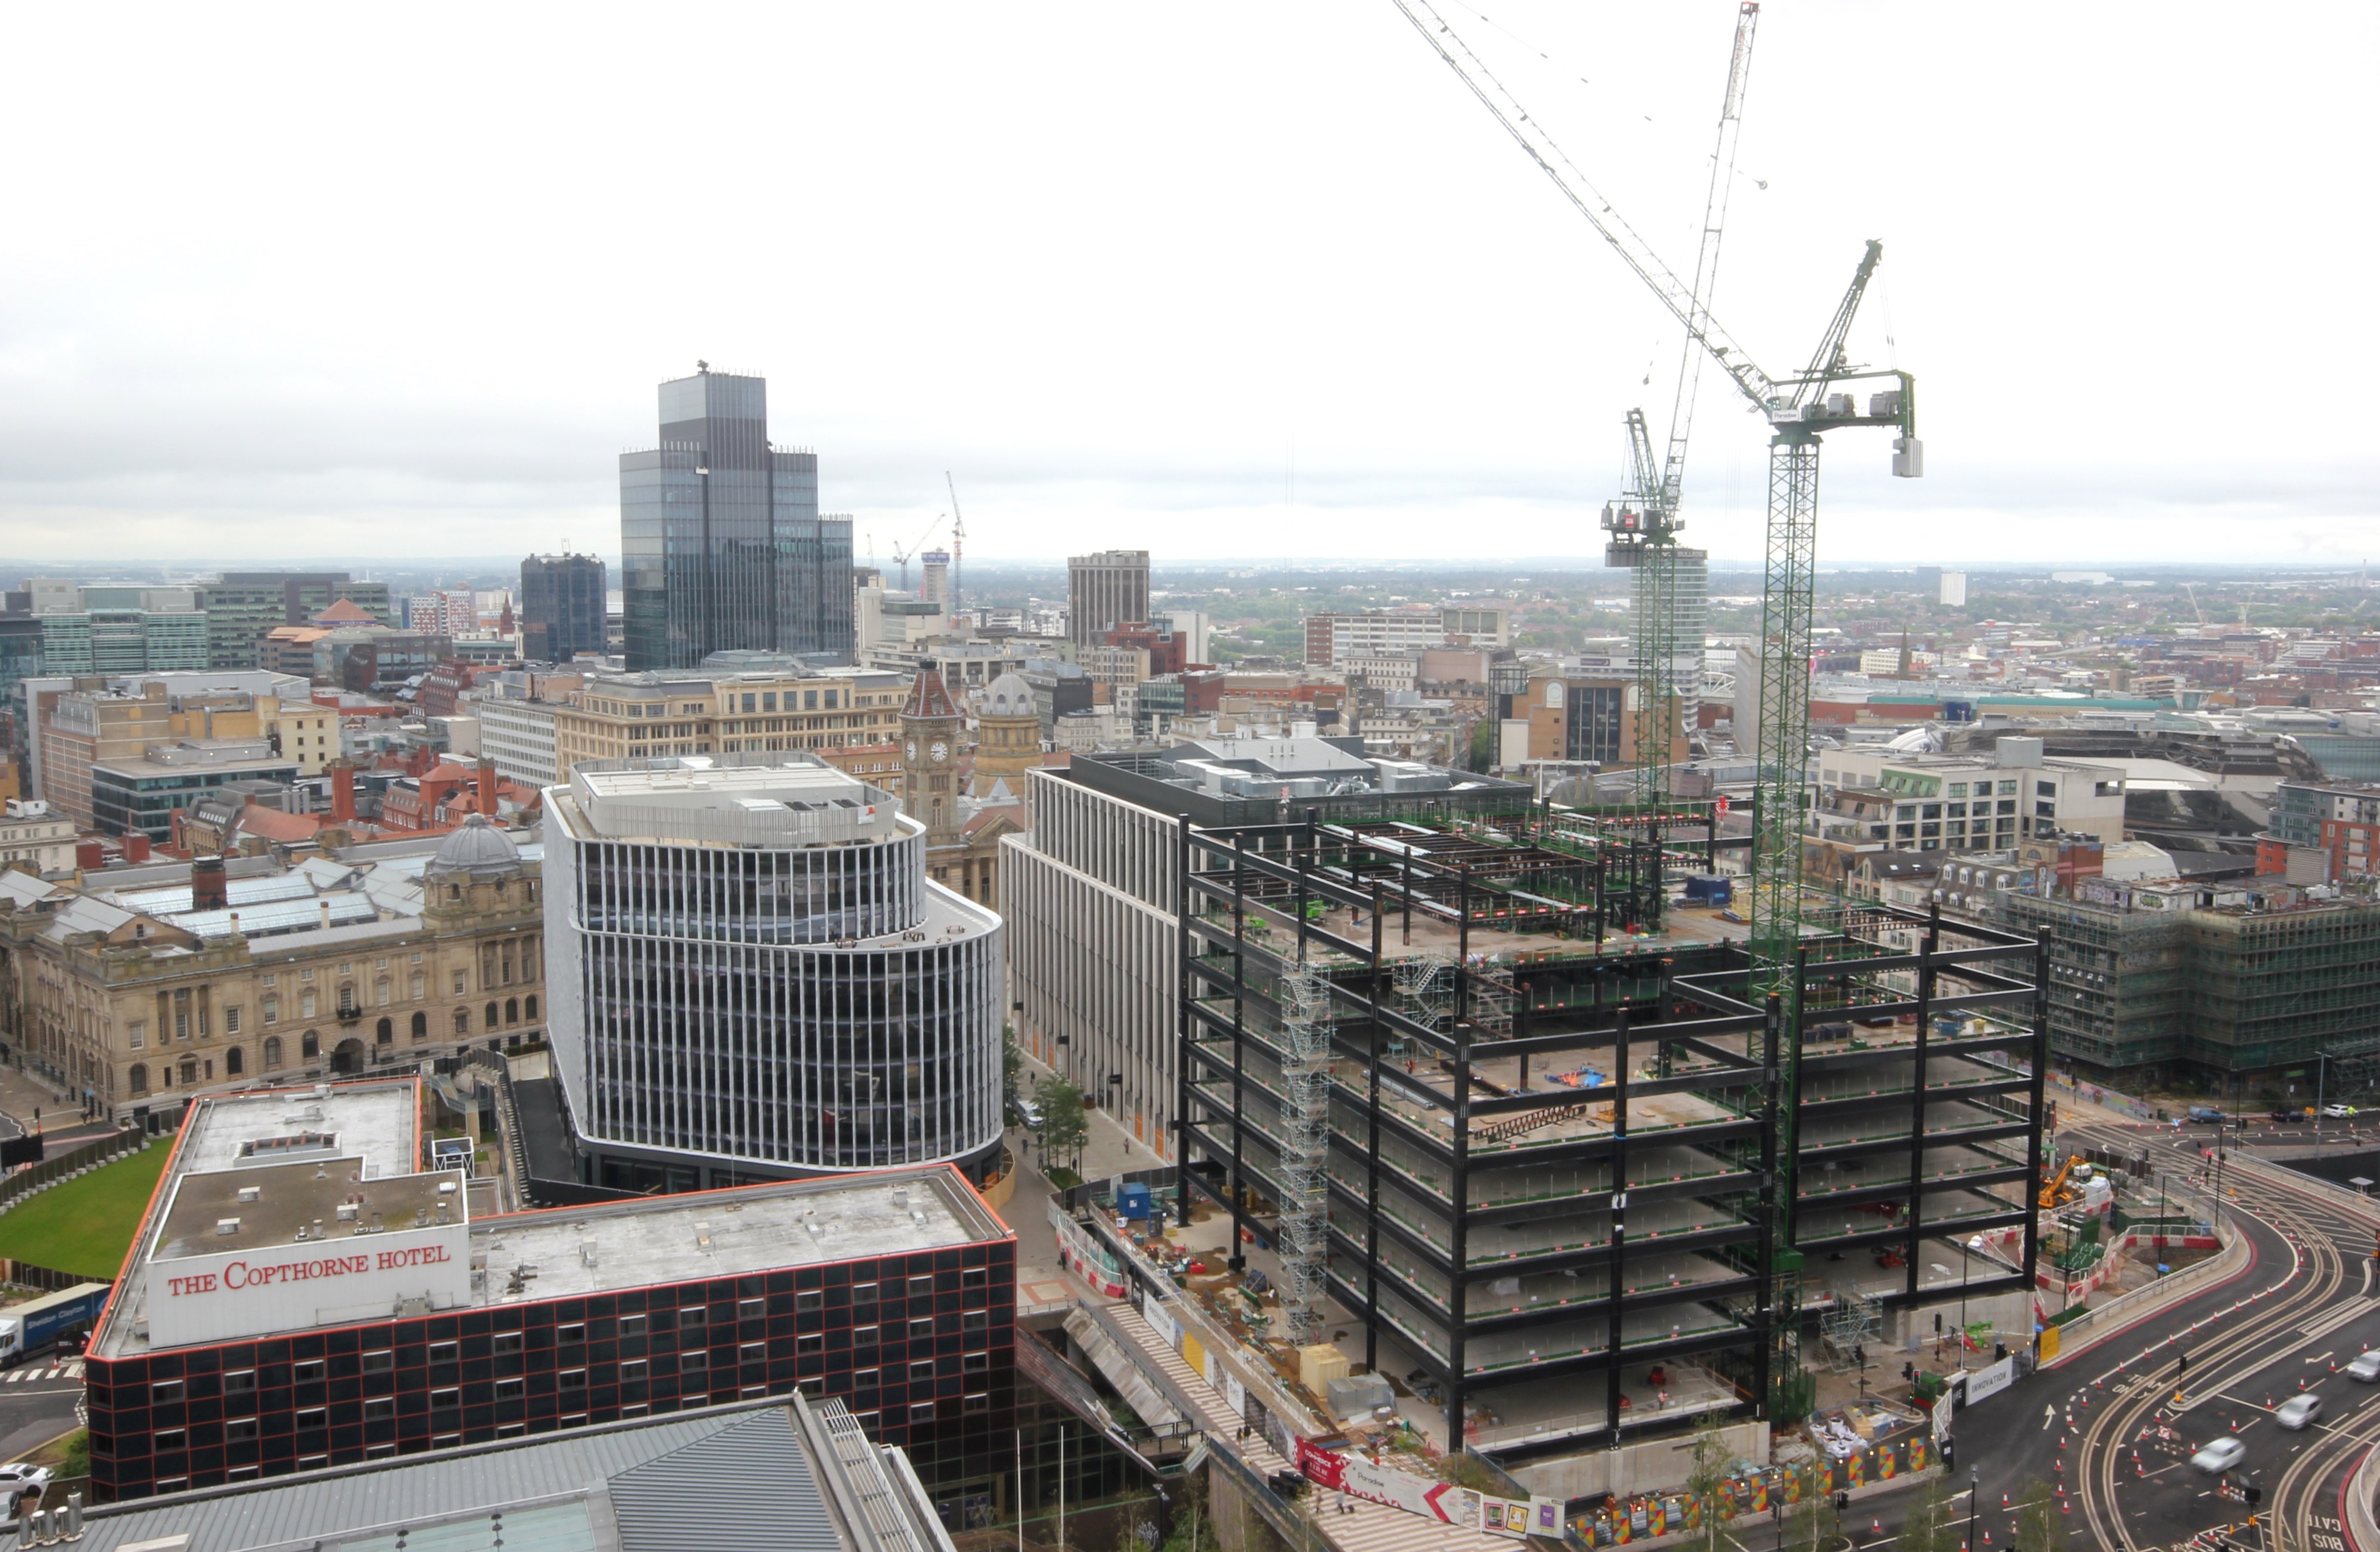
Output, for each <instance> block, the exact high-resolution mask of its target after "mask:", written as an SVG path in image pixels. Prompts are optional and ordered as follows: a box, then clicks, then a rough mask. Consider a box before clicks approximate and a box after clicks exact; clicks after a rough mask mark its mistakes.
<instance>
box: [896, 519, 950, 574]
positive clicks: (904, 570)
mask: <svg viewBox="0 0 2380 1552" xmlns="http://www.w3.org/2000/svg"><path fill="white" fill-rule="evenodd" d="M941 526H942V514H941V513H936V514H935V515H934V520H933V521H932V522H930V523H929V524H927V525H926V531H925V532H924V533H921V534H919V535H918V536H917V538H916V539H915V540H911V541H910V544H909V548H907V549H906V550H904V549H902V548H901V547H900V546H899V545H897V544H896V545H894V546H892V564H895V565H897V566H899V567H900V568H901V590H902V591H903V592H907V591H908V590H909V561H910V558H911V557H912V556H914V555H916V554H917V552H918V551H920V550H923V549H924V548H925V547H926V540H929V539H931V538H933V537H934V530H935V529H936V528H939V527H941Z"/></svg>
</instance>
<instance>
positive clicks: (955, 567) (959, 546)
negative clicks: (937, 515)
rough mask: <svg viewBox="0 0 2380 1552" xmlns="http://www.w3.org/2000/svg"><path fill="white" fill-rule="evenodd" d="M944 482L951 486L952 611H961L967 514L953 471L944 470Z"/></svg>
mask: <svg viewBox="0 0 2380 1552" xmlns="http://www.w3.org/2000/svg"><path fill="white" fill-rule="evenodd" d="M942 483H943V484H945V485H947V486H949V487H950V488H951V606H950V612H952V613H953V614H956V613H957V612H959V602H960V600H962V599H963V598H965V592H964V590H963V584H965V581H966V516H965V514H963V513H962V512H960V511H959V487H958V482H957V481H956V480H954V479H952V478H951V471H950V470H948V469H944V470H943V471H942Z"/></svg>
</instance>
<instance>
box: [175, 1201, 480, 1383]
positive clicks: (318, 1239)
mask: <svg viewBox="0 0 2380 1552" xmlns="http://www.w3.org/2000/svg"><path fill="white" fill-rule="evenodd" d="M462 1185H463V1178H462V1176H461V1175H460V1174H459V1173H457V1172H455V1171H451V1170H444V1171H435V1172H431V1173H425V1174H418V1175H395V1176H381V1177H378V1178H374V1179H369V1180H368V1179H365V1178H363V1173H362V1167H361V1164H360V1162H359V1161H358V1160H356V1159H353V1158H340V1159H331V1160H327V1161H322V1162H320V1163H303V1164H294V1165H285V1166H281V1167H278V1168H266V1169H252V1170H225V1171H209V1172H204V1173H196V1172H194V1173H192V1174H188V1175H186V1176H184V1177H182V1178H181V1179H180V1180H179V1181H178V1182H176V1186H175V1199H174V1201H173V1203H172V1204H171V1205H170V1206H168V1207H167V1209H166V1214H165V1219H166V1228H165V1231H164V1233H163V1234H162V1235H161V1236H160V1238H159V1241H158V1243H157V1245H156V1247H155V1249H154V1250H153V1252H152V1255H151V1257H150V1261H149V1268H148V1271H149V1275H148V1278H147V1279H146V1281H147V1286H146V1288H145V1290H144V1291H143V1296H142V1298H141V1301H140V1303H141V1307H140V1310H139V1311H138V1313H137V1316H136V1318H146V1319H147V1321H148V1322H149V1340H150V1342H151V1344H152V1346H156V1347H172V1346H179V1345H181V1344H184V1343H188V1342H213V1341H225V1340H237V1339H238V1338H241V1337H254V1336H265V1335H269V1334H271V1333H273V1332H278V1331H290V1330H299V1329H303V1328H307V1327H311V1326H322V1325H327V1324H334V1323H337V1322H340V1321H346V1320H370V1319H383V1320H384V1319H386V1318H388V1317H389V1316H391V1315H394V1314H395V1313H396V1312H397V1309H398V1306H399V1305H400V1304H404V1303H412V1302H415V1301H421V1302H424V1303H427V1305H428V1307H429V1308H431V1309H447V1308H452V1307H453V1306H455V1305H457V1304H465V1303H469V1302H470V1293H471V1245H470V1232H471V1231H470V1227H469V1225H468V1223H467V1222H466V1221H465V1219H466V1216H467V1212H468V1209H467V1208H466V1207H465V1206H464V1202H463V1199H462V1198H463V1192H462V1189H461V1187H462Z"/></svg>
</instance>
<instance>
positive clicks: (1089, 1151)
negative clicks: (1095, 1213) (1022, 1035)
mask: <svg viewBox="0 0 2380 1552" xmlns="http://www.w3.org/2000/svg"><path fill="white" fill-rule="evenodd" d="M1022 1054H1024V1056H1025V1066H1024V1070H1023V1071H1022V1072H1020V1073H1017V1076H1016V1083H1017V1091H1018V1092H1019V1093H1021V1094H1024V1095H1026V1096H1027V1097H1030V1096H1031V1095H1032V1093H1033V1091H1034V1089H1035V1087H1036V1086H1038V1085H1042V1084H1046V1083H1048V1082H1050V1080H1051V1079H1052V1078H1053V1077H1055V1076H1056V1075H1057V1074H1056V1073H1052V1072H1051V1071H1050V1069H1049V1068H1048V1067H1046V1066H1044V1065H1042V1064H1041V1063H1040V1062H1038V1061H1034V1060H1033V1058H1032V1056H1031V1054H1030V1053H1022ZM1088 1118H1089V1121H1090V1136H1089V1137H1088V1139H1087V1140H1086V1141H1085V1142H1084V1144H1083V1167H1082V1175H1083V1179H1085V1180H1087V1181H1097V1180H1106V1179H1108V1178H1109V1177H1111V1176H1113V1175H1118V1174H1122V1173H1123V1172H1124V1171H1126V1170H1154V1169H1156V1168H1158V1167H1159V1166H1160V1165H1162V1164H1163V1163H1164V1162H1165V1160H1163V1159H1161V1158H1158V1157H1157V1155H1156V1154H1155V1153H1153V1152H1151V1151H1150V1150H1149V1148H1148V1146H1147V1144H1145V1143H1140V1142H1135V1140H1134V1139H1133V1137H1132V1134H1130V1133H1128V1132H1126V1131H1124V1129H1123V1127H1121V1126H1119V1125H1117V1124H1116V1122H1115V1120H1114V1118H1113V1117H1111V1116H1110V1115H1109V1114H1108V1112H1107V1111H1105V1110H1103V1109H1101V1110H1092V1111H1089V1112H1088ZM1008 1146H1009V1149H1010V1151H1011V1152H1013V1153H1014V1155H1015V1156H1016V1191H1015V1194H1014V1195H1012V1196H1010V1197H1009V1199H1008V1203H1007V1205H1006V1206H1003V1207H1002V1208H1001V1210H1000V1217H1001V1219H1002V1221H1003V1222H1005V1223H1006V1224H1007V1225H1008V1226H1009V1227H1010V1228H1011V1229H1014V1230H1015V1231H1016V1275H1017V1279H1018V1280H1019V1281H1020V1282H1023V1281H1030V1280H1037V1279H1048V1278H1054V1277H1057V1276H1059V1275H1061V1268H1060V1267H1059V1265H1058V1245H1057V1242H1056V1240H1055V1239H1054V1238H1053V1237H1052V1236H1051V1234H1050V1207H1049V1203H1050V1195H1051V1194H1052V1193H1053V1192H1054V1190H1055V1188H1054V1187H1053V1186H1051V1185H1050V1177H1049V1176H1048V1175H1047V1174H1045V1173H1043V1172H1042V1168H1041V1159H1040V1157H1039V1153H1038V1149H1036V1148H1035V1147H1034V1146H1033V1139H1032V1137H1031V1136H1030V1135H1028V1134H1026V1133H1025V1132H1022V1131H1020V1130H1018V1129H1017V1128H1015V1127H1014V1126H1012V1127H1010V1128H1009V1129H1008Z"/></svg>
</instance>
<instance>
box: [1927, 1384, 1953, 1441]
mask: <svg viewBox="0 0 2380 1552" xmlns="http://www.w3.org/2000/svg"><path fill="white" fill-rule="evenodd" d="M1958 1407H1959V1390H1958V1388H1957V1387H1956V1386H1952V1387H1949V1388H1946V1389H1945V1390H1944V1391H1943V1392H1942V1394H1941V1397H1940V1399H1939V1400H1936V1401H1935V1403H1934V1410H1933V1413H1932V1416H1933V1419H1934V1437H1936V1438H1937V1439H1946V1438H1949V1437H1950V1418H1951V1415H1952V1414H1953V1413H1956V1412H1957V1411H1958Z"/></svg>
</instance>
